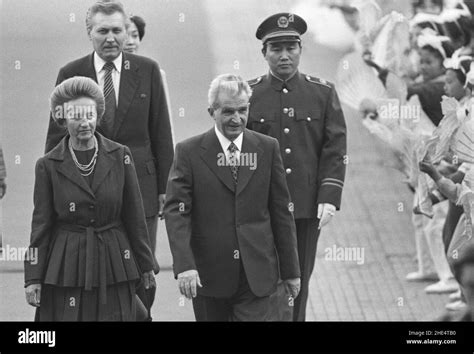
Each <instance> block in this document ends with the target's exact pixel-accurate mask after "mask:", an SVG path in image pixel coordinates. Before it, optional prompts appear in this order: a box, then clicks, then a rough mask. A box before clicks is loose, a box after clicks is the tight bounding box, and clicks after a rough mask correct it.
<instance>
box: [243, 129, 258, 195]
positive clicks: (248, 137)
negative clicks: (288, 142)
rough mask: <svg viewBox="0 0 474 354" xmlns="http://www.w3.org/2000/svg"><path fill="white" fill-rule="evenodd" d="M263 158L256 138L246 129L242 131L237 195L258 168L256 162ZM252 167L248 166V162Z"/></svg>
mask: <svg viewBox="0 0 474 354" xmlns="http://www.w3.org/2000/svg"><path fill="white" fill-rule="evenodd" d="M262 156H263V150H262V149H261V148H260V147H259V146H258V140H257V138H256V137H255V136H254V135H253V134H251V133H250V132H249V131H248V130H247V129H245V130H244V139H243V141H242V151H241V153H240V166H239V177H238V183H237V195H239V194H240V192H242V191H243V190H244V188H245V187H246V186H247V184H248V183H249V181H250V178H252V176H253V173H254V172H255V170H256V168H257V166H258V160H259V159H261V158H262ZM251 161H252V162H253V163H254V165H252V166H251V165H250V164H249V163H250V162H251Z"/></svg>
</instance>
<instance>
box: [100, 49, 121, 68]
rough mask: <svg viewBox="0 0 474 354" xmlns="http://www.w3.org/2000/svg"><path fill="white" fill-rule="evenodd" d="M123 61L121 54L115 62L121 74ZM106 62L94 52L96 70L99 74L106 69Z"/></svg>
mask: <svg viewBox="0 0 474 354" xmlns="http://www.w3.org/2000/svg"><path fill="white" fill-rule="evenodd" d="M122 60H123V53H120V55H119V56H118V57H117V58H115V60H114V61H113V63H114V65H115V70H117V71H118V72H119V73H120V72H121V71H122ZM105 63H106V61H105V60H104V59H102V58H101V57H99V55H98V54H97V52H95V51H94V68H95V71H96V72H97V73H99V72H101V71H102V70H103V68H104V65H105Z"/></svg>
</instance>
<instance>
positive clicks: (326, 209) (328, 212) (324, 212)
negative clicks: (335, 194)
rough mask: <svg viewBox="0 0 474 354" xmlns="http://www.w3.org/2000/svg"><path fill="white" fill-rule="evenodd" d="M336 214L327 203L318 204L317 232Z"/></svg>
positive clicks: (333, 207)
mask: <svg viewBox="0 0 474 354" xmlns="http://www.w3.org/2000/svg"><path fill="white" fill-rule="evenodd" d="M334 214H336V207H335V206H334V205H332V204H329V203H322V204H318V219H319V226H318V230H320V229H321V228H322V227H324V226H325V225H327V224H328V223H329V222H330V221H331V219H332V217H333V216H334Z"/></svg>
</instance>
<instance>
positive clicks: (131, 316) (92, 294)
mask: <svg viewBox="0 0 474 354" xmlns="http://www.w3.org/2000/svg"><path fill="white" fill-rule="evenodd" d="M135 287H136V282H135V281H127V282H121V283H116V284H111V285H108V286H107V292H106V301H105V303H104V301H101V299H100V296H99V288H98V287H94V288H92V290H89V291H87V290H85V288H84V287H61V286H55V285H49V284H43V285H42V287H41V304H40V307H39V308H38V309H37V311H36V316H35V321H91V322H92V321H135V320H136V310H137V309H136V296H135Z"/></svg>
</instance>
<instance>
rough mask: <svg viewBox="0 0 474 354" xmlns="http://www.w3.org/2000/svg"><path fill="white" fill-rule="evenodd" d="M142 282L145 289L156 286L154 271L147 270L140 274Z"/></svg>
mask: <svg viewBox="0 0 474 354" xmlns="http://www.w3.org/2000/svg"><path fill="white" fill-rule="evenodd" d="M142 282H143V285H144V286H145V289H147V290H148V289H150V288H156V282H155V273H153V271H152V270H150V271H149V272H145V273H143V275H142Z"/></svg>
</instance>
